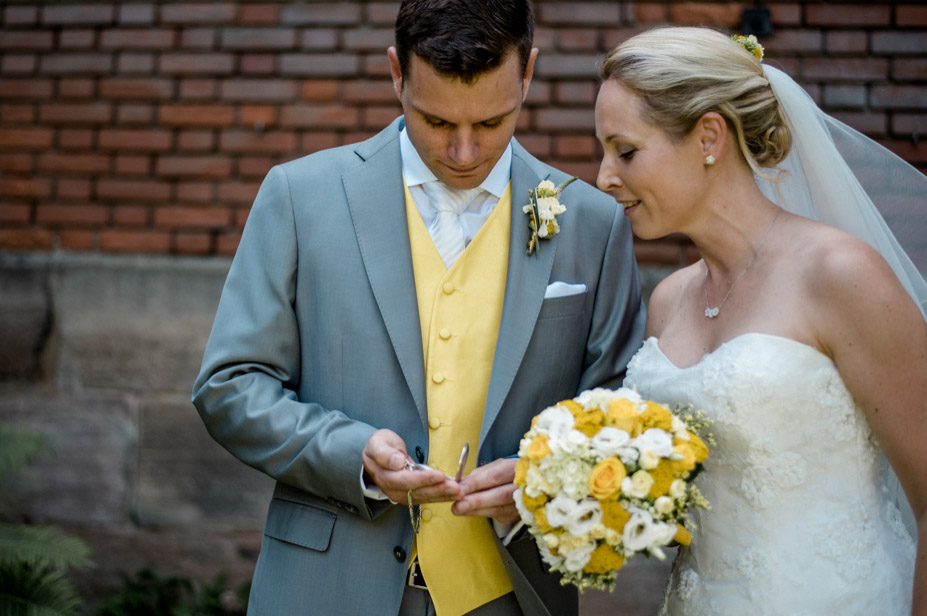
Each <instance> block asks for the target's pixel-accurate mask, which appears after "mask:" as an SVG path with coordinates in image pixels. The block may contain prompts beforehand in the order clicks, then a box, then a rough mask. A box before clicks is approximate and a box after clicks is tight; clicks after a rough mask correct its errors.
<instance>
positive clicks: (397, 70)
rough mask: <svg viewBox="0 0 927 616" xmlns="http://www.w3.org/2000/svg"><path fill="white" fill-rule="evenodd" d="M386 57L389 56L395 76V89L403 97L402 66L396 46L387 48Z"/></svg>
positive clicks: (392, 72)
mask: <svg viewBox="0 0 927 616" xmlns="http://www.w3.org/2000/svg"><path fill="white" fill-rule="evenodd" d="M386 57H387V58H389V72H390V74H391V75H392V76H393V89H394V90H395V91H396V96H398V97H399V98H400V100H401V99H402V68H401V67H400V66H399V52H398V51H396V48H395V47H390V48H389V49H387V50H386Z"/></svg>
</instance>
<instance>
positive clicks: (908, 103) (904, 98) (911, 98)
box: [869, 85, 927, 109]
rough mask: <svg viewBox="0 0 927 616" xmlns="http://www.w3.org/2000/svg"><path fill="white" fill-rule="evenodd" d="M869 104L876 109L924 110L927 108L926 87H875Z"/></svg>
mask: <svg viewBox="0 0 927 616" xmlns="http://www.w3.org/2000/svg"><path fill="white" fill-rule="evenodd" d="M869 102H870V104H872V106H873V107H876V108H889V109H904V108H908V109H924V108H925V107H927V86H895V85H882V86H875V87H873V88H872V91H871V93H870V99H869Z"/></svg>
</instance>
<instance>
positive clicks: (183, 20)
mask: <svg viewBox="0 0 927 616" xmlns="http://www.w3.org/2000/svg"><path fill="white" fill-rule="evenodd" d="M235 9H236V5H235V3H233V2H199V3H193V2H179V3H177V4H165V5H162V6H161V22H162V23H166V24H178V25H180V26H186V25H188V24H191V23H229V22H231V21H233V20H234V19H235Z"/></svg>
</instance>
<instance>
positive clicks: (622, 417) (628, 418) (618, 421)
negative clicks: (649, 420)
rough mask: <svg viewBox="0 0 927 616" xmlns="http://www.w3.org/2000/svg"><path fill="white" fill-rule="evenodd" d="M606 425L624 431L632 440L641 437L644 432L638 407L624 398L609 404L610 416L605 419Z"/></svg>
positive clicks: (616, 399)
mask: <svg viewBox="0 0 927 616" xmlns="http://www.w3.org/2000/svg"><path fill="white" fill-rule="evenodd" d="M605 423H606V425H609V426H613V427H615V428H618V429H619V430H624V431H625V432H627V433H628V434H630V435H631V438H634V437H637V436H640V433H641V432H642V431H643V430H642V427H643V421H642V420H641V414H640V411H639V410H638V408H637V405H636V404H634V403H633V402H631V401H630V400H626V399H624V398H615V399H613V400H612V401H611V402H609V403H608V414H607V415H606V417H605Z"/></svg>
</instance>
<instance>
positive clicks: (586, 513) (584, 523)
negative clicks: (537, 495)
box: [548, 499, 602, 537]
mask: <svg viewBox="0 0 927 616" xmlns="http://www.w3.org/2000/svg"><path fill="white" fill-rule="evenodd" d="M548 520H549V518H548ZM601 522H602V507H601V506H600V505H599V501H597V500H594V499H585V500H582V501H580V502H578V503H577V504H576V508H575V509H573V511H572V512H571V513H570V515H569V517H568V518H567V521H566V523H565V524H564V528H566V530H567V532H568V533H570V534H571V535H573V536H574V537H579V536H582V535H586V534H587V533H591V532H592V529H593V528H595V526H596V525H597V524H600V523H601Z"/></svg>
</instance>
